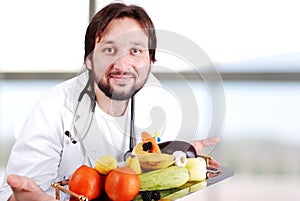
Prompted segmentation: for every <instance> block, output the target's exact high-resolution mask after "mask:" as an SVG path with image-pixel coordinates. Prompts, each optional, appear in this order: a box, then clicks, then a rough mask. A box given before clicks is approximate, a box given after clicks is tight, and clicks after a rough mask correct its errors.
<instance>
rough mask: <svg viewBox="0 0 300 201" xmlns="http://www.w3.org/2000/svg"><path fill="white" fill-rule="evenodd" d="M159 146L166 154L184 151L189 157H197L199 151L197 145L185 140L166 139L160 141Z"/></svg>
mask: <svg viewBox="0 0 300 201" xmlns="http://www.w3.org/2000/svg"><path fill="white" fill-rule="evenodd" d="M158 146H159V148H160V150H161V152H162V153H165V154H171V155H172V154H173V153H174V152H175V151H183V152H184V153H186V157H187V158H196V157H197V151H196V149H195V147H194V146H193V145H192V144H190V143H188V142H185V141H179V140H175V141H166V142H161V143H158Z"/></svg>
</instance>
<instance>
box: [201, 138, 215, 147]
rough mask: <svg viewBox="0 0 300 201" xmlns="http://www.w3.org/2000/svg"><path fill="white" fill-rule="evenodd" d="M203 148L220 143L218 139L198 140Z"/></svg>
mask: <svg viewBox="0 0 300 201" xmlns="http://www.w3.org/2000/svg"><path fill="white" fill-rule="evenodd" d="M199 141H200V143H201V144H202V146H203V147H208V146H211V145H215V144H217V143H218V142H219V141H220V138H219V137H209V138H206V139H204V140H199Z"/></svg>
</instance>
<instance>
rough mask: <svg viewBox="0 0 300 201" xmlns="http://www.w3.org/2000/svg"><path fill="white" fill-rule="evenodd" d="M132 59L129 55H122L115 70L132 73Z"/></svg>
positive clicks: (116, 62) (116, 61) (115, 63)
mask: <svg viewBox="0 0 300 201" xmlns="http://www.w3.org/2000/svg"><path fill="white" fill-rule="evenodd" d="M130 68H131V57H130V54H129V53H124V54H122V55H120V56H119V57H118V58H117V59H116V60H115V62H114V69H116V70H120V71H130Z"/></svg>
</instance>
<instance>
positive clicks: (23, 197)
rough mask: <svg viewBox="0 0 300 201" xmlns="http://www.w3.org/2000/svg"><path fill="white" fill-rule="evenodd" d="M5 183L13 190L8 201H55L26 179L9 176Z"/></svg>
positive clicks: (30, 180)
mask: <svg viewBox="0 0 300 201" xmlns="http://www.w3.org/2000/svg"><path fill="white" fill-rule="evenodd" d="M6 181H7V183H8V185H10V187H11V189H12V190H13V195H12V196H11V197H10V198H9V200H8V201H57V200H56V199H55V198H54V197H51V196H50V195H47V194H46V193H45V192H44V191H43V190H42V189H41V188H40V187H39V186H38V185H37V184H36V183H35V182H34V181H33V180H32V179H30V178H28V177H23V176H18V175H9V176H8V177H7V180H6Z"/></svg>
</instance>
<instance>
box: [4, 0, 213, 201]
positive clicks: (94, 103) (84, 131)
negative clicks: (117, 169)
mask: <svg viewBox="0 0 300 201" xmlns="http://www.w3.org/2000/svg"><path fill="white" fill-rule="evenodd" d="M155 48H156V35H155V31H154V26H153V23H152V21H151V19H150V18H149V16H148V15H147V13H146V12H145V11H144V10H143V9H142V8H141V7H138V6H126V5H124V4H120V3H113V4H110V5H108V6H106V7H105V8H103V9H102V10H101V11H99V12H98V13H97V14H96V15H95V16H94V18H93V19H92V20H91V22H90V24H89V26H88V28H87V32H86V37H85V58H84V59H85V67H86V70H85V71H84V72H83V73H81V74H80V75H79V76H77V77H76V78H73V79H71V80H68V81H66V82H64V83H62V84H60V85H58V86H56V87H55V88H54V89H53V90H52V91H51V92H50V93H49V94H48V95H46V96H45V97H44V98H42V100H41V101H40V102H39V103H38V105H37V106H36V108H35V109H34V110H33V111H32V113H31V115H30V116H29V118H28V119H27V121H26V123H25V124H24V127H23V129H22V132H21V135H20V137H19V139H18V140H17V142H16V144H15V145H14V148H13V150H12V153H11V156H10V159H9V162H8V165H7V171H6V178H7V179H6V182H7V183H6V182H4V185H3V186H2V187H1V193H0V200H9V201H31V200H32V201H37V200H39V201H43V200H47V201H49V200H55V198H54V197H53V196H54V189H53V188H51V187H50V184H51V183H52V182H53V181H59V180H62V179H65V178H68V177H69V176H70V175H71V174H72V173H73V172H74V170H75V169H76V168H77V167H79V166H80V165H82V164H87V165H89V166H93V165H94V163H95V160H96V159H97V157H98V156H100V155H101V154H103V155H104V154H111V155H113V156H114V157H116V158H117V159H118V161H121V160H122V159H123V154H124V151H126V149H127V147H128V144H129V139H128V136H127V135H126V133H129V132H130V128H128V124H129V123H130V122H129V121H128V119H130V118H128V115H129V114H130V112H129V110H130V109H131V111H132V106H130V103H132V100H131V98H132V97H133V96H135V95H137V96H138V92H139V91H140V90H142V88H143V86H145V84H147V80H149V79H148V78H149V76H152V75H151V73H150V71H151V68H152V65H153V63H154V62H155ZM78 97H80V98H78ZM149 97H150V98H151V94H150V95H149ZM78 100H79V102H78ZM82 108H84V110H83V111H88V112H85V113H84V114H81V113H80V112H81V110H82ZM85 114H88V115H87V116H85ZM89 114H91V115H89ZM94 116H95V118H93V117H94ZM123 126H124V127H126V128H121V129H120V128H119V127H123ZM64 133H65V134H64ZM217 141H218V139H207V140H201V141H200V140H198V141H194V142H193V144H194V146H195V148H196V149H197V151H198V152H199V153H200V151H201V148H202V147H203V146H209V145H211V144H215V143H217Z"/></svg>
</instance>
